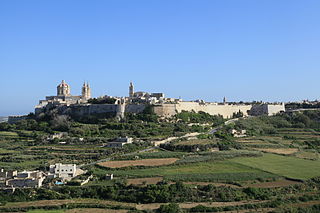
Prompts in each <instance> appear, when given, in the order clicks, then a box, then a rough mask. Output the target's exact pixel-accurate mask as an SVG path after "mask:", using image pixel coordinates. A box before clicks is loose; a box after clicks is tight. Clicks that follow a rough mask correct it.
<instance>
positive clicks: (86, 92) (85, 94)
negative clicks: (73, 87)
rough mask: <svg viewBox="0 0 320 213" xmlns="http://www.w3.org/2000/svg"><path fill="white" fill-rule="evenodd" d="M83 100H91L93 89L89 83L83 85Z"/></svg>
mask: <svg viewBox="0 0 320 213" xmlns="http://www.w3.org/2000/svg"><path fill="white" fill-rule="evenodd" d="M81 94H82V95H81V96H82V98H83V99H85V100H88V99H90V98H91V89H90V86H89V83H86V82H84V83H83V85H82V93H81Z"/></svg>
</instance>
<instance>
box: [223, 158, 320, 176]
mask: <svg viewBox="0 0 320 213" xmlns="http://www.w3.org/2000/svg"><path fill="white" fill-rule="evenodd" d="M229 161H230V162H233V163H238V164H241V165H245V166H248V167H251V168H256V169H261V170H263V171H266V172H270V173H273V174H276V175H279V176H284V177H288V178H293V179H300V180H306V179H309V178H313V177H316V176H320V161H319V160H317V161H311V160H304V159H299V158H296V157H290V156H281V155H276V154H267V153H266V154H263V156H262V157H258V158H235V159H231V160H229Z"/></svg>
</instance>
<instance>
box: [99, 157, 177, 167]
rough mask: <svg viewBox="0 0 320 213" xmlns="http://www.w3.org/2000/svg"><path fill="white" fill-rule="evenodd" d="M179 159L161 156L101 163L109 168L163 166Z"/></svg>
mask: <svg viewBox="0 0 320 213" xmlns="http://www.w3.org/2000/svg"><path fill="white" fill-rule="evenodd" d="M177 160H179V158H159V159H143V160H125V161H107V162H103V163H99V165H100V166H104V167H109V168H122V167H128V166H163V165H170V164H173V163H174V162H176V161H177Z"/></svg>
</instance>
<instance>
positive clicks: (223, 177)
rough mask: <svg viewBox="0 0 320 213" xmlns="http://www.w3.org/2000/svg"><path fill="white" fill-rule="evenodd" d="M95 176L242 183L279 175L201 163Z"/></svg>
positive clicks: (227, 163) (230, 164)
mask: <svg viewBox="0 0 320 213" xmlns="http://www.w3.org/2000/svg"><path fill="white" fill-rule="evenodd" d="M94 173H95V174H99V173H100V174H101V173H102V174H104V173H113V174H114V175H115V176H120V177H128V178H143V177H155V176H157V177H159V176H162V177H164V179H166V180H170V181H175V180H181V181H205V182H210V181H242V180H252V179H256V178H275V177H277V175H273V174H270V173H266V172H264V171H261V170H259V169H256V168H251V167H248V166H245V165H240V164H238V163H234V162H231V161H217V162H201V163H192V164H181V165H170V166H161V167H156V168H132V169H130V170H108V169H99V168H95V170H94Z"/></svg>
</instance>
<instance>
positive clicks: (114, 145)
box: [106, 137, 133, 148]
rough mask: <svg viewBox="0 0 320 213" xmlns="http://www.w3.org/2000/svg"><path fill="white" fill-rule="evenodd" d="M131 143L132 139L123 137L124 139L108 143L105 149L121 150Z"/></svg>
mask: <svg viewBox="0 0 320 213" xmlns="http://www.w3.org/2000/svg"><path fill="white" fill-rule="evenodd" d="M132 142H133V139H132V138H129V137H124V138H117V139H115V140H113V141H109V142H108V143H107V145H106V147H109V148H122V147H123V146H124V145H126V144H131V143H132Z"/></svg>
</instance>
